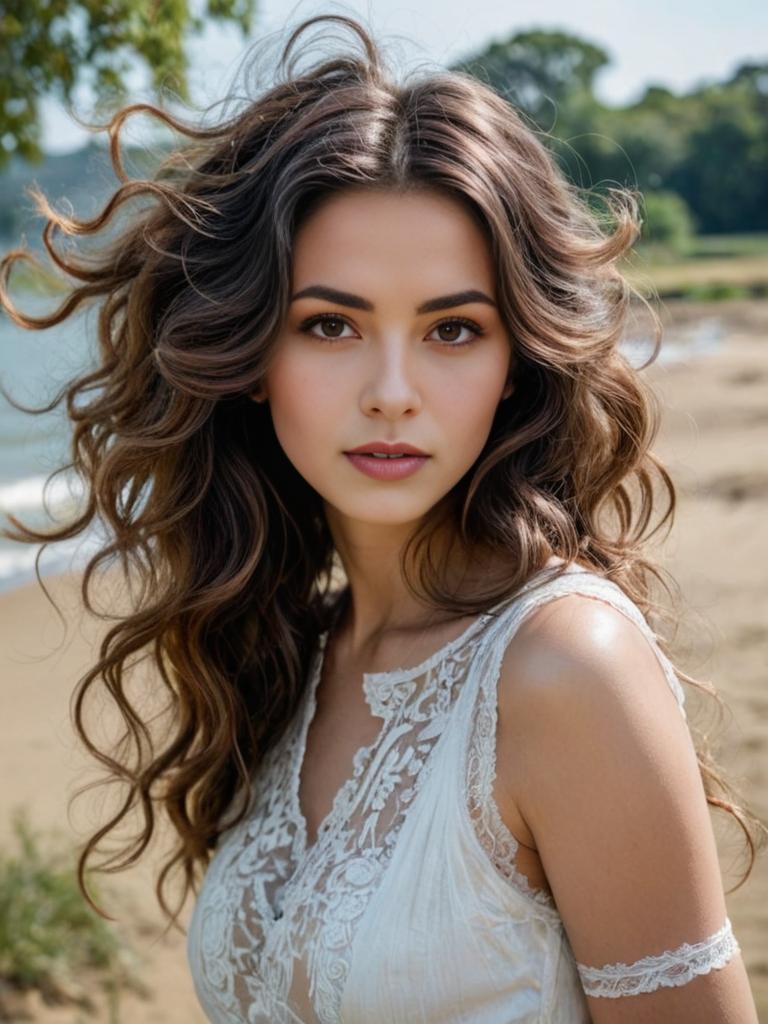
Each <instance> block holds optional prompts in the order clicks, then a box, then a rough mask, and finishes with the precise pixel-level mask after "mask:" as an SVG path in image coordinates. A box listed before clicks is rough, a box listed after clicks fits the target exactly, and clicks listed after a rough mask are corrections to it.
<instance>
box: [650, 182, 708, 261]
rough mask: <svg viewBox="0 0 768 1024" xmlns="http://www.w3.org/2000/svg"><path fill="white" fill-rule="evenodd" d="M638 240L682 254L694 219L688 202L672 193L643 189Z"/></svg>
mask: <svg viewBox="0 0 768 1024" xmlns="http://www.w3.org/2000/svg"><path fill="white" fill-rule="evenodd" d="M642 205H643V225H642V233H641V241H642V242H643V243H645V244H647V245H651V246H657V247H660V248H662V249H666V250H668V251H669V252H670V253H671V254H674V255H685V254H686V253H687V252H688V250H689V248H690V247H691V244H692V242H693V237H694V228H695V225H694V221H693V217H692V215H691V211H690V210H689V209H688V204H687V203H686V201H685V200H684V199H683V198H682V196H679V195H678V194H677V193H676V192H665V191H662V190H660V191H658V192H646V193H645V194H644V196H643V204H642Z"/></svg>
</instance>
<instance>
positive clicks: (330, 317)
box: [299, 313, 350, 341]
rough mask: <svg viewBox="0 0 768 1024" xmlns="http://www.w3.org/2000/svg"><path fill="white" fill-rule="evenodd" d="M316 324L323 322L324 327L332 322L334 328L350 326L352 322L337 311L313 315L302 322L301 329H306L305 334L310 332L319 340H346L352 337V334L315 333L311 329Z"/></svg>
mask: <svg viewBox="0 0 768 1024" xmlns="http://www.w3.org/2000/svg"><path fill="white" fill-rule="evenodd" d="M315 324H322V326H323V327H326V326H327V325H329V324H330V325H331V327H332V328H333V329H334V330H336V329H338V328H344V327H349V326H350V324H349V323H348V322H347V321H346V320H345V319H344V318H343V317H341V316H339V315H338V314H337V313H319V314H318V315H317V316H312V317H310V318H309V320H305V321H304V322H303V323H302V324H301V326H300V327H299V330H300V331H304V333H305V334H309V335H310V336H311V337H313V338H317V339H318V340H319V341H346V339H347V338H349V337H350V335H348V334H346V335H342V334H333V333H332V334H330V335H327V334H315V333H314V332H313V331H312V330H311V328H312V327H314V326H315Z"/></svg>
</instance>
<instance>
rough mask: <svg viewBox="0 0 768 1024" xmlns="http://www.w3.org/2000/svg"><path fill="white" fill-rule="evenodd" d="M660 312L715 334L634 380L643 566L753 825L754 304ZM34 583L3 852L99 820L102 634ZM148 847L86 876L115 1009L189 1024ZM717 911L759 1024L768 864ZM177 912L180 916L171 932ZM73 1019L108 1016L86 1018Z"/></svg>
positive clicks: (758, 784)
mask: <svg viewBox="0 0 768 1024" xmlns="http://www.w3.org/2000/svg"><path fill="white" fill-rule="evenodd" d="M661 312H662V316H663V319H664V322H665V325H666V326H667V328H668V329H672V328H679V327H681V326H684V325H686V324H691V323H694V322H696V321H697V320H699V319H700V318H702V317H717V318H720V319H721V321H722V323H723V325H724V329H725V340H724V342H723V344H722V345H721V346H720V347H718V348H715V349H714V350H713V351H710V352H707V353H704V354H696V355H695V356H694V355H693V354H692V355H691V357H690V358H685V357H684V354H683V358H680V359H679V360H672V361H669V362H667V363H664V364H662V363H659V364H656V365H654V366H652V367H651V368H650V369H648V370H646V371H643V373H644V376H645V378H646V379H647V380H648V381H649V382H650V383H651V384H652V385H653V387H654V388H655V390H656V392H657V394H658V396H659V400H660V402H661V405H662V408H663V413H664V419H663V425H662V429H661V432H660V435H659V438H658V440H657V443H656V445H655V451H656V453H657V454H658V455H659V457H660V458H661V459H662V460H663V461H664V463H665V465H666V466H667V468H668V470H669V471H670V473H671V475H672V478H673V480H674V482H675V484H676V486H677V490H678V507H677V512H676V519H675V524H674V527H673V530H672V533H671V535H670V537H669V538H668V539H667V540H664V539H663V536H662V539H661V541H660V542H659V544H658V546H657V547H656V548H655V549H653V552H652V553H653V554H654V556H655V557H657V558H658V559H659V560H660V561H661V562H662V564H663V566H664V567H665V568H666V569H667V570H668V571H669V572H670V574H671V575H672V577H673V578H674V579H675V580H676V581H677V582H678V583H679V586H680V588H681V594H682V598H683V601H684V605H683V608H684V610H685V616H684V618H683V621H682V623H681V626H680V631H679V636H678V642H677V643H676V652H675V653H676V661H677V663H678V664H679V666H680V667H681V668H682V669H683V670H684V671H686V672H688V673H690V674H692V675H693V676H695V677H696V678H698V679H704V680H708V681H710V682H712V683H713V684H714V685H715V686H716V687H717V690H718V692H719V693H720V695H721V697H722V698H723V700H724V702H725V703H726V705H727V707H728V709H729V712H730V713H729V715H728V716H727V718H726V723H725V725H724V727H723V730H722V731H721V732H716V736H715V740H716V743H715V749H716V752H717V754H718V756H719V760H720V762H721V764H722V765H723V767H724V769H725V771H726V773H727V775H728V777H729V778H731V779H732V780H734V781H735V782H736V784H737V785H738V787H739V788H740V790H741V791H742V793H743V796H744V797H745V799H746V800H747V801H748V802H749V804H750V806H751V807H752V809H753V810H754V811H755V812H756V813H758V814H759V815H760V816H761V817H762V818H763V820H765V821H767V822H768V571H767V569H768V556H767V555H766V540H765V523H766V522H768V301H759V300H730V301H728V302H724V303H720V304H717V305H712V304H702V305H698V306H697V305H694V304H692V303H680V302H673V301H668V302H667V303H666V304H665V305H664V306H663V307H662V311H661ZM665 532H666V527H665V528H664V530H663V531H662V535H663V534H664V533H665ZM45 581H46V585H47V586H48V587H49V589H50V590H51V592H52V594H53V595H54V597H55V598H56V601H57V603H59V605H60V606H61V607H62V610H63V611H64V612H65V616H66V624H62V623H61V622H60V621H59V619H58V618H57V616H56V614H55V612H54V610H53V609H52V608H51V606H50V604H49V603H48V602H47V600H46V598H45V595H44V594H43V592H42V590H41V589H40V587H39V585H38V584H37V583H36V582H35V583H32V584H27V585H24V586H22V587H20V588H18V589H16V590H13V591H10V592H8V593H4V594H2V595H0V680H1V682H2V708H3V714H2V716H0V780H1V781H0V841H2V843H3V846H4V847H6V848H7V847H8V845H9V843H10V838H11V833H12V829H11V815H12V813H13V811H14V810H15V809H16V808H19V807H23V808H24V809H25V810H26V811H27V813H28V817H29V820H30V822H31V824H32V825H33V827H35V828H36V829H39V830H42V831H43V832H46V833H47V832H49V831H50V830H56V831H57V833H59V834H60V835H61V836H62V838H63V840H64V841H68V842H70V843H72V844H74V843H77V842H80V841H82V839H83V837H84V836H85V835H86V834H88V832H89V831H92V830H93V829H95V827H96V824H97V823H98V822H99V820H100V813H101V812H100V809H99V804H100V802H101V801H102V799H103V795H102V793H101V791H95V792H94V793H93V794H92V795H91V794H89V795H88V796H87V797H83V798H82V799H80V800H78V801H77V802H76V803H75V804H74V805H73V808H72V814H71V815H70V814H68V806H67V805H68V801H69V800H70V798H71V796H72V794H73V793H74V791H75V789H77V788H78V787H79V786H81V785H82V784H83V783H84V782H86V781H88V780H90V779H94V778H96V777H98V776H99V774H100V773H99V771H98V766H96V765H95V763H94V762H93V761H92V759H90V758H89V757H87V756H86V754H85V753H84V752H83V751H81V750H80V749H79V747H78V744H77V742H76V740H75V736H74V732H73V729H72V727H71V725H70V720H69V715H70V708H69V700H70V696H71V694H72V691H73V689H74V687H75V684H76V682H77V680H78V679H79V678H80V677H81V675H82V674H83V673H84V671H85V670H86V669H87V668H88V667H89V665H90V664H92V661H93V650H94V645H95V644H96V643H97V641H98V637H99V633H100V631H101V630H103V629H104V626H103V624H100V623H99V622H97V621H94V620H91V619H88V618H87V617H83V616H81V615H80V614H79V612H78V611H77V595H78V590H79V580H78V578H77V576H76V575H62V576H56V577H47V578H46V580H45ZM686 696H687V699H688V701H689V702H690V703H689V707H690V709H691V710H690V712H689V714H690V717H692V718H693V720H694V722H696V721H702V722H703V723H704V725H705V726H706V724H707V723H709V722H710V721H711V716H710V715H709V708H710V705H711V704H712V703H713V702H712V701H709V700H708V701H706V702H705V704H704V705H703V707H704V711H705V712H706V713H707V714H706V717H705V718H703V719H700V718H697V714H698V701H697V695H696V693H695V691H694V690H693V689H692V688H691V687H686ZM108 717H109V716H108V715H107V719H105V721H106V720H108ZM712 820H713V823H714V825H715V828H716V834H717V837H718V844H719V848H720V853H721V869H722V872H723V879H724V884H725V888H726V890H727V889H730V888H733V886H734V885H735V884H736V881H737V880H738V879H739V878H740V877H741V874H742V873H743V872H742V869H743V867H744V858H743V856H742V853H741V851H742V848H743V841H742V837H741V832H740V830H739V829H738V826H737V825H736V824H735V823H731V822H732V819H731V818H730V816H726V815H724V814H722V813H721V812H719V811H718V812H712ZM161 847H162V839H161V842H160V844H159V845H158V847H157V848H156V849H154V850H153V852H152V854H151V856H150V857H148V858H147V859H146V861H145V862H144V863H143V864H142V865H141V866H140V867H139V868H136V869H132V870H130V871H128V872H125V873H123V874H119V875H113V876H107V877H103V876H102V877H103V883H102V884H103V888H104V889H105V890H109V891H111V892H114V893H115V899H116V900H117V901H118V902H119V904H120V906H119V908H118V907H117V905H116V903H107V904H106V909H107V910H109V911H110V912H112V913H113V916H119V917H120V923H119V928H120V929H121V931H123V933H124V934H125V935H126V936H127V937H128V938H129V940H130V941H131V942H133V943H134V944H135V946H136V947H137V948H138V949H140V950H141V952H142V954H143V955H144V956H145V958H146V963H145V967H144V969H143V978H144V981H145V983H146V985H147V986H148V990H149V993H150V995H149V997H148V998H142V997H140V996H139V995H138V994H128V995H126V996H125V997H123V998H122V999H121V1007H120V1013H121V1021H125V1022H128V1024H133V1022H134V1021H136V1022H138V1021H141V1022H147V1024H150V1022H158V1024H160V1022H162V1024H202V1022H204V1020H205V1018H204V1016H203V1014H202V1011H201V1010H200V1008H199V1006H198V1005H197V1002H196V999H195V996H194V992H193V988H192V983H191V979H190V978H189V975H188V969H187V963H186V956H185V949H184V943H185V939H184V936H183V935H179V934H177V933H175V932H171V933H170V934H169V935H168V936H167V937H166V938H164V939H161V938H160V934H161V932H162V930H163V927H164V918H163V916H162V915H161V913H160V911H159V909H158V908H157V906H156V903H155V899H154V878H155V874H156V869H157V864H158V861H159V858H160V853H159V850H160V848H161ZM727 906H728V912H729V916H730V918H731V921H732V923H733V927H734V931H735V933H736V936H737V938H738V940H739V943H740V945H741V948H742V953H743V957H744V961H745V963H746V966H747V971H748V974H749V977H750V980H751V984H752V989H753V992H754V995H755V1000H756V1002H757V1004H758V1007H759V1009H760V1013H761V1020H763V1021H766V1022H768V851H766V852H765V853H764V854H763V855H762V857H760V858H759V859H758V861H757V863H756V865H755V867H754V869H753V872H752V875H751V876H750V878H749V880H748V881H747V883H746V884H745V885H744V886H742V887H741V888H740V889H739V890H738V891H737V892H734V893H732V894H730V895H728V896H727ZM190 912H191V901H189V902H188V904H187V907H186V909H185V911H184V914H183V915H182V917H181V923H182V924H183V925H184V926H186V923H187V921H188V918H189V913H190ZM34 1010H35V1016H34V1019H35V1020H39V1021H42V1022H46V1024H53V1022H59V1021H60V1022H62V1024H63V1022H64V1021H67V1022H71V1021H72V1020H73V1019H74V1018H73V1010H72V1008H71V1007H48V1006H45V1005H44V1004H43V1002H42V1001H41V1000H39V999H38V1000H36V1001H35V1004H34ZM82 1019H83V1020H85V1019H92V1020H98V1021H105V1022H106V1021H107V1020H108V1017H107V1016H106V1010H105V1009H103V1008H102V1009H100V1010H99V1011H98V1012H97V1013H96V1014H94V1015H93V1017H90V1018H86V1017H83V1018H82Z"/></svg>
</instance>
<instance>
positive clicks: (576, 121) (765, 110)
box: [454, 31, 768, 233]
mask: <svg viewBox="0 0 768 1024" xmlns="http://www.w3.org/2000/svg"><path fill="white" fill-rule="evenodd" d="M609 63H610V58H609V56H608V55H607V54H606V53H605V51H603V50H601V49H600V48H599V47H596V46H593V45H592V44H591V43H589V42H587V41H585V40H584V39H581V38H579V37H577V36H574V35H569V34H566V33H563V32H544V31H530V32H521V33H518V34H517V35H513V36H511V37H510V38H509V39H508V40H506V41H494V42H492V43H491V44H490V45H489V46H488V47H486V49H485V50H483V51H482V52H480V53H477V54H474V55H473V56H471V57H468V58H465V59H464V60H463V61H461V62H459V63H458V64H456V65H454V67H455V69H456V70H460V71H465V72H468V73H470V74H473V75H475V76H476V77H477V78H479V79H480V80H481V81H483V82H486V83H488V84H489V85H491V87H492V88H494V89H495V90H496V91H497V92H498V93H499V94H500V95H502V96H504V97H505V98H507V99H508V100H510V101H511V102H512V103H514V104H515V105H516V106H517V107H518V108H519V110H520V111H521V113H522V114H523V115H524V117H525V119H526V120H527V122H528V123H529V124H531V126H532V127H533V128H534V129H535V130H536V131H538V132H539V133H540V134H541V138H542V141H543V142H544V143H545V144H546V145H548V146H549V147H550V149H551V150H552V152H553V154H554V155H555V157H556V159H557V160H558V162H559V164H560V165H561V167H562V169H563V171H564V173H565V174H566V176H567V177H568V178H569V179H570V180H571V181H573V182H574V183H575V184H577V185H579V186H580V187H583V188H586V189H595V190H597V191H598V192H600V191H603V190H604V189H605V188H606V187H610V186H613V185H622V186H627V187H630V188H632V189H636V190H638V191H640V192H643V193H645V192H675V193H677V194H678V195H679V196H681V197H682V199H683V200H684V201H685V203H686V204H687V206H688V209H689V210H690V213H691V216H692V217H693V218H694V221H695V222H696V224H697V226H698V229H699V230H700V231H702V232H704V233H709V232H720V231H732V232H743V231H765V230H768V62H765V63H745V64H743V65H741V66H740V67H739V68H738V69H737V70H736V71H735V72H734V74H733V75H732V76H731V78H730V79H729V80H728V81H725V82H722V83H719V84H716V85H704V86H701V87H698V88H696V89H694V90H692V91H691V92H690V93H687V94H684V95H675V94H674V93H672V92H671V91H670V90H669V89H666V88H664V87H662V86H659V85H653V84H651V85H649V86H648V87H647V88H646V91H645V93H644V95H643V96H642V98H641V99H640V100H639V101H638V102H636V103H634V104H630V105H628V106H625V107H622V108H615V107H607V106H605V105H604V104H602V103H601V102H600V101H599V100H598V99H597V97H596V96H595V94H594V81H595V78H596V76H597V74H598V73H599V72H600V71H601V70H602V69H603V68H604V67H605V66H606V65H608V64H609Z"/></svg>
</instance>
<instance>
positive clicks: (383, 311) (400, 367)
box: [254, 190, 511, 526]
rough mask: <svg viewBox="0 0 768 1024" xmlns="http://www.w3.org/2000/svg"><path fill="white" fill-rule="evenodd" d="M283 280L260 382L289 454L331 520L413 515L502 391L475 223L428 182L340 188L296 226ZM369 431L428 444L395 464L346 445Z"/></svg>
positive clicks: (369, 441) (505, 346)
mask: <svg viewBox="0 0 768 1024" xmlns="http://www.w3.org/2000/svg"><path fill="white" fill-rule="evenodd" d="M292 284H293V287H292V291H291V296H292V298H293V301H292V302H291V305H290V308H289V312H288V315H287V318H286V320H285V322H284V324H283V326H282V329H281V333H280V337H279V338H278V341H277V346H276V350H275V355H274V358H273V361H272V363H271V365H270V367H269V370H268V372H267V374H266V377H265V379H264V387H263V390H262V391H261V395H260V397H262V398H266V399H267V400H268V402H269V405H270V409H271V414H272V420H273V423H274V427H275V432H276V434H277V437H278V439H279V441H280V444H281V446H282V448H283V449H284V451H285V454H286V456H287V457H288V459H290V461H291V462H292V463H293V465H294V466H295V468H296V469H297V470H298V472H299V473H300V474H301V475H302V476H303V477H304V479H305V480H306V481H307V482H308V483H309V484H310V485H311V486H312V487H313V488H314V489H315V490H316V491H317V492H318V493H319V494H320V495H321V496H322V498H323V499H324V501H325V507H326V512H327V513H330V514H331V517H332V519H333V520H334V521H335V522H336V523H339V521H340V520H341V521H350V522H352V521H356V522H366V523H370V524H380V525H391V526H395V525H399V526H402V525H404V524H407V523H414V522H415V521H418V520H420V519H421V517H423V516H424V515H425V514H426V513H427V512H428V511H429V509H430V508H432V506H434V505H435V503H436V502H437V501H439V500H440V499H441V498H442V497H443V496H444V495H445V494H446V493H447V492H448V491H450V489H451V488H452V487H453V486H454V485H455V484H456V483H457V482H458V481H459V480H460V479H461V477H462V476H463V475H464V474H465V473H466V472H467V470H468V469H469V468H470V466H471V465H472V464H473V463H474V461H475V460H476V458H477V456H478V455H479V453H480V451H481V450H482V448H483V446H484V445H485V442H486V440H487V438H488V434H489V432H490V428H491V423H492V421H493V418H494V414H495V412H496V408H497V406H498V404H499V402H500V401H501V399H502V398H505V397H507V396H508V395H509V393H510V391H511V386H509V385H507V384H506V380H507V374H508V372H509V368H510V352H511V350H510V340H509V337H508V334H507V331H506V329H505V327H504V324H503V323H502V321H501V319H500V317H499V312H498V310H497V308H496V306H495V304H494V303H495V299H496V296H495V286H494V273H493V264H492V260H491V256H490V253H489V251H488V248H487V244H486V241H485V238H484V237H483V234H482V232H481V230H480V228H479V227H478V225H477V224H476V223H475V222H474V220H473V219H472V217H471V215H470V214H468V213H467V212H466V211H465V210H464V208H463V207H462V206H461V205H460V204H459V203H458V202H457V201H456V200H453V199H450V198H446V197H444V196H443V195H441V194H438V193H433V192H430V193H425V192H421V193H418V194H415V193H409V194H406V195H402V194H400V195H397V194H395V193H391V192H370V191H367V192H363V191H361V190H358V191H354V190H351V191H346V192H343V193H339V194H338V195H335V196H333V197H331V198H329V199H327V200H326V201H324V202H323V203H322V204H321V206H319V207H318V208H317V209H316V210H315V211H314V212H313V213H312V214H311V215H310V216H309V217H308V219H307V220H306V221H305V222H304V223H303V224H302V226H301V228H300V229H299V231H298V232H297V235H296V238H295V242H294V256H293V281H292ZM312 289H317V290H318V291H319V290H320V289H322V290H324V292H325V293H326V294H325V295H320V294H315V295H311V294H309V293H308V292H309V291H310V290H312ZM330 290H333V291H334V292H336V293H338V294H337V295H336V296H331V295H330V294H329V292H330ZM470 292H471V293H473V294H471V295H470V294H462V293H470ZM451 297H452V298H451ZM441 298H443V299H444V302H440V303H439V305H440V308H437V306H438V303H437V302H436V300H438V299H441ZM429 304H431V306H432V308H429V309H425V308H422V307H426V306H428V305H429ZM321 316H322V317H323V320H321V319H318V318H319V317H321ZM457 317H459V318H463V319H465V320H468V321H471V325H464V324H462V323H457V319H456V318H457ZM254 397H257V396H254ZM375 442H389V443H390V444H391V443H397V442H404V443H406V444H409V445H413V446H414V447H416V448H418V449H420V450H421V451H422V452H424V453H425V454H426V456H428V457H426V458H420V459H418V460H417V461H416V462H413V461H410V460H409V461H410V465H411V466H415V467H416V468H415V471H414V472H411V473H408V474H407V475H403V474H402V470H403V469H405V468H408V467H406V466H405V463H403V465H402V466H401V467H398V466H397V462H396V460H387V461H386V462H385V461H384V460H382V459H375V457H373V456H362V457H359V458H358V459H357V460H353V459H350V458H349V457H348V455H347V454H345V453H347V452H349V451H350V449H353V448H358V447H360V446H363V447H364V448H365V447H367V446H369V445H374V444H375ZM363 460H364V461H363ZM374 463H375V465H373V464H374ZM382 466H383V468H382ZM366 467H368V468H369V472H371V473H374V474H375V473H379V474H381V476H382V477H384V476H386V478H380V477H378V476H371V475H369V473H368V472H365V471H364V469H365V468H366ZM390 474H391V475H390Z"/></svg>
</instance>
